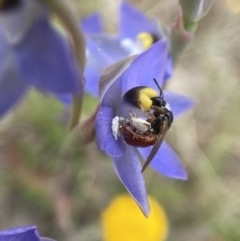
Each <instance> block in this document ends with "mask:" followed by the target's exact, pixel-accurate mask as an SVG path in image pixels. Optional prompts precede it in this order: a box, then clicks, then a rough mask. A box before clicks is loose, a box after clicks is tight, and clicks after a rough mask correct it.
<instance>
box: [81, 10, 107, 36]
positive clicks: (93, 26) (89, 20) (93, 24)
mask: <svg viewBox="0 0 240 241" xmlns="http://www.w3.org/2000/svg"><path fill="white" fill-rule="evenodd" d="M81 25H82V29H83V31H84V33H85V34H100V33H102V31H103V27H102V18H101V15H100V14H99V13H94V14H91V15H89V16H87V17H86V18H83V19H82V20H81Z"/></svg>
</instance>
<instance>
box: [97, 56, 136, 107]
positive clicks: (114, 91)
mask: <svg viewBox="0 0 240 241" xmlns="http://www.w3.org/2000/svg"><path fill="white" fill-rule="evenodd" d="M135 58H136V55H134V56H131V57H128V58H126V59H124V60H122V61H119V62H117V63H115V64H113V65H111V66H109V67H108V68H106V69H105V70H104V71H103V73H102V75H101V78H100V81H99V95H100V101H101V102H102V105H103V106H108V107H111V108H113V109H115V110H116V108H117V107H118V104H119V103H120V101H121V98H122V86H121V85H122V78H123V73H124V72H125V71H126V70H127V69H128V68H129V66H130V65H131V64H132V62H133V60H134V59H135Z"/></svg>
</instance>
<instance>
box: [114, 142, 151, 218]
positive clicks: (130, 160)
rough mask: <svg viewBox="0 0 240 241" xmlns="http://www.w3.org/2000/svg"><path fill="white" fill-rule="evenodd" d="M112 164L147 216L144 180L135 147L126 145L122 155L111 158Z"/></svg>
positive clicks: (148, 212) (147, 208) (147, 204)
mask: <svg viewBox="0 0 240 241" xmlns="http://www.w3.org/2000/svg"><path fill="white" fill-rule="evenodd" d="M113 165H114V169H115V172H116V173H117V175H118V177H119V179H120V180H121V182H122V183H123V185H124V186H125V187H126V189H127V190H128V192H129V193H130V194H131V196H132V197H133V198H134V200H135V201H136V202H137V204H138V205H139V207H140V209H141V210H142V212H143V213H144V215H145V216H149V214H150V207H149V203H148V199H147V193H146V187H145V181H144V178H143V174H142V173H141V169H142V166H141V163H140V161H139V157H138V153H137V150H136V148H133V147H131V146H129V145H127V146H126V151H125V153H124V155H123V156H122V157H119V158H113Z"/></svg>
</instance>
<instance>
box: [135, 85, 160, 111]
mask: <svg viewBox="0 0 240 241" xmlns="http://www.w3.org/2000/svg"><path fill="white" fill-rule="evenodd" d="M157 96H159V94H158V92H157V91H156V90H154V89H152V88H144V89H142V90H141V91H140V93H139V105H140V107H141V108H142V109H143V110H150V109H151V108H152V100H151V99H150V98H153V97H157Z"/></svg>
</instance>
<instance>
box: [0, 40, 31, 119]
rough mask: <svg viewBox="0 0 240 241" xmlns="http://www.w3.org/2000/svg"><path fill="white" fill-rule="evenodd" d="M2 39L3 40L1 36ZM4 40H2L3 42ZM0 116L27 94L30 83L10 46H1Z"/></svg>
mask: <svg viewBox="0 0 240 241" xmlns="http://www.w3.org/2000/svg"><path fill="white" fill-rule="evenodd" d="M1 40H3V39H2V38H1ZM2 43H3V42H1V44H2ZM0 61H1V65H0V118H1V117H3V116H4V115H5V114H6V113H7V112H8V111H9V110H10V109H11V108H12V107H13V106H14V105H15V104H16V103H17V102H18V101H19V100H20V99H21V98H22V97H23V95H24V94H25V92H26V91H27V89H28V85H27V84H26V83H25V82H24V80H23V79H22V77H21V76H20V75H19V73H18V70H17V67H16V65H15V60H14V56H13V55H12V53H11V50H10V49H9V48H8V46H7V45H6V46H5V49H2V48H0Z"/></svg>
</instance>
